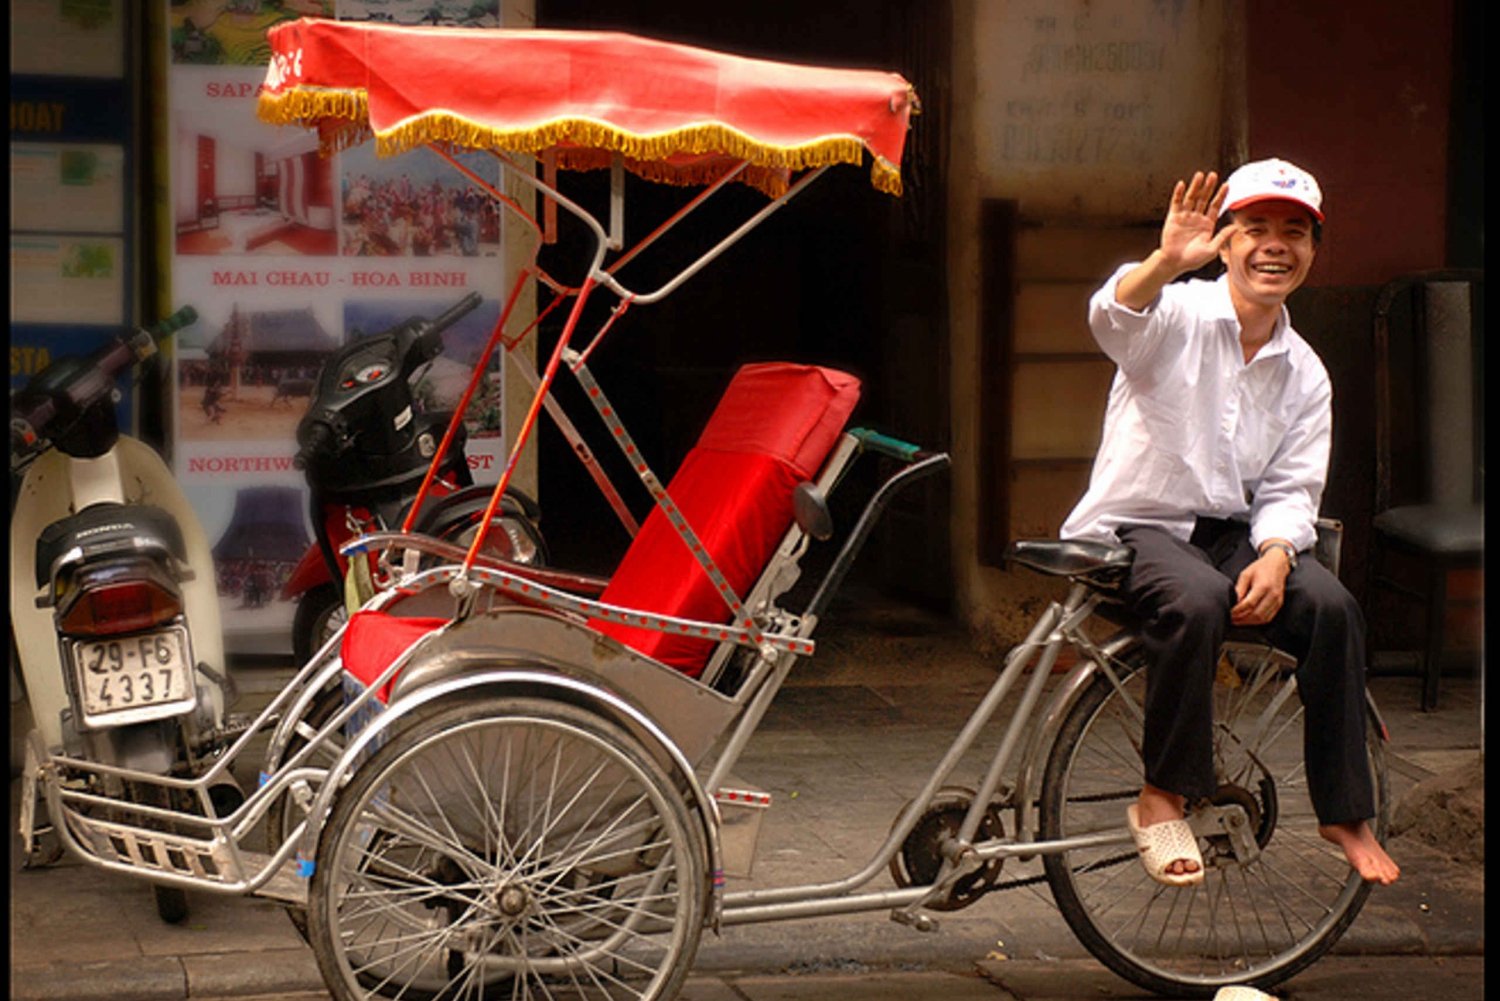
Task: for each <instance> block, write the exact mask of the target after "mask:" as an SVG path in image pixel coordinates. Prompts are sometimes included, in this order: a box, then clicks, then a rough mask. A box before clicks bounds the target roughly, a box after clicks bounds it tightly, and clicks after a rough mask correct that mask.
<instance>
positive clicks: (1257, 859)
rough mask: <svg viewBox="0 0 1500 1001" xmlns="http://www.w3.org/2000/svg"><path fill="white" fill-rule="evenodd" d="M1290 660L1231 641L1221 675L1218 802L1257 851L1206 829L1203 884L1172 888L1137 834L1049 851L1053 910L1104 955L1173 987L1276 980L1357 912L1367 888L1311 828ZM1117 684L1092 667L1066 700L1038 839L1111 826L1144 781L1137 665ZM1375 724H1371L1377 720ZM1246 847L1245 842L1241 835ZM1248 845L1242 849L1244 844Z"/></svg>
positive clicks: (1117, 966)
mask: <svg viewBox="0 0 1500 1001" xmlns="http://www.w3.org/2000/svg"><path fill="white" fill-rule="evenodd" d="M1295 666H1296V664H1295V661H1294V660H1293V659H1292V658H1291V657H1289V656H1287V655H1286V654H1284V653H1282V652H1280V651H1277V650H1274V649H1272V648H1270V647H1268V646H1264V645H1258V644H1250V643H1226V644H1225V645H1224V648H1223V650H1222V652H1221V655H1220V660H1219V666H1218V672H1217V676H1216V681H1215V685H1214V768H1215V772H1216V775H1217V778H1218V782H1219V789H1218V791H1217V793H1216V794H1215V796H1214V797H1213V803H1215V804H1216V805H1226V804H1230V803H1234V804H1239V805H1240V806H1242V807H1243V808H1244V810H1245V812H1246V814H1247V815H1248V817H1249V821H1250V830H1251V831H1252V832H1253V833H1254V840H1255V844H1256V846H1258V851H1256V850H1253V849H1249V846H1248V843H1246V844H1244V846H1243V849H1242V851H1243V855H1242V854H1241V853H1240V852H1237V851H1236V849H1235V847H1234V846H1233V845H1232V844H1231V841H1230V838H1229V837H1228V836H1227V835H1224V834H1210V835H1205V834H1204V833H1203V832H1202V831H1200V837H1199V846H1200V848H1201V849H1202V851H1203V862H1204V868H1205V874H1204V880H1203V882H1202V883H1200V884H1198V885H1197V886H1193V887H1167V886H1164V885H1162V884H1160V883H1157V882H1156V881H1155V880H1153V879H1151V877H1150V876H1148V875H1147V874H1146V871H1145V869H1144V868H1142V866H1141V864H1140V862H1139V860H1138V859H1139V856H1138V854H1137V853H1136V851H1135V850H1134V846H1133V845H1132V844H1129V843H1127V844H1125V845H1123V846H1121V845H1112V846H1107V847H1096V848H1091V849H1084V850H1075V851H1070V852H1066V853H1063V854H1055V855H1048V856H1047V857H1046V860H1045V867H1046V872H1047V882H1048V883H1049V884H1050V886H1051V888H1052V894H1053V897H1054V899H1055V900H1056V901H1057V906H1058V908H1059V909H1060V910H1061V911H1062V914H1063V917H1064V918H1065V919H1066V920H1067V922H1068V925H1069V927H1071V928H1072V929H1073V932H1074V934H1076V935H1077V936H1078V938H1079V940H1080V941H1082V942H1083V944H1084V945H1085V946H1086V947H1087V948H1088V950H1089V952H1091V953H1092V954H1093V955H1094V956H1095V957H1096V958H1097V959H1098V960H1099V961H1100V962H1102V963H1104V965H1106V966H1108V967H1109V968H1110V969H1111V970H1113V971H1115V972H1116V973H1118V974H1120V975H1121V976H1122V977H1124V978H1125V979H1127V980H1130V981H1131V982H1133V983H1135V984H1138V985H1140V986H1141V987H1144V988H1146V989H1147V990H1150V991H1154V992H1156V993H1158V994H1163V995H1168V996H1174V997H1206V996H1208V995H1209V994H1212V993H1213V992H1214V990H1215V989H1216V988H1218V987H1221V986H1224V985H1227V984H1245V983H1249V984H1253V985H1255V986H1257V987H1260V988H1263V989H1264V988H1269V987H1271V986H1272V985H1274V984H1278V983H1280V982H1282V981H1284V980H1286V979H1287V978H1288V977H1291V976H1292V975H1294V974H1296V973H1297V972H1298V971H1300V970H1302V969H1304V968H1305V967H1307V966H1308V965H1309V964H1310V963H1312V962H1313V961H1314V960H1316V959H1317V958H1318V957H1319V956H1321V955H1322V954H1323V953H1325V952H1327V951H1328V949H1329V948H1330V947H1331V946H1332V945H1333V944H1334V943H1335V942H1336V941H1338V939H1339V936H1341V935H1342V934H1343V933H1344V931H1345V930H1346V929H1347V928H1348V927H1349V924H1350V922H1352V921H1353V920H1354V917H1355V915H1356V914H1358V913H1359V909H1360V907H1361V906H1362V905H1363V904H1364V901H1365V898H1366V897H1367V896H1368V895H1369V892H1370V891H1369V885H1368V884H1367V883H1365V882H1364V881H1363V880H1362V879H1360V877H1359V874H1358V873H1357V872H1355V871H1354V869H1353V868H1351V867H1350V866H1349V864H1348V862H1347V861H1346V860H1345V859H1344V857H1343V853H1342V852H1341V851H1340V850H1339V849H1338V848H1337V847H1335V846H1334V845H1332V844H1330V843H1329V842H1327V841H1325V840H1323V838H1321V837H1320V836H1319V835H1318V832H1317V818H1316V817H1315V815H1314V813H1313V808H1312V802H1311V800H1310V799H1309V798H1308V791H1307V776H1306V770H1305V766H1304V763H1303V755H1302V735H1303V718H1302V717H1303V710H1302V703H1301V700H1300V699H1299V698H1298V697H1297V694H1296V680H1295V678H1294V676H1293V668H1294V667H1295ZM1116 670H1117V672H1123V677H1122V680H1123V689H1124V694H1123V695H1122V694H1121V692H1120V691H1119V690H1117V689H1116V688H1115V686H1114V685H1113V684H1111V682H1110V681H1109V679H1108V678H1106V677H1103V676H1100V677H1098V678H1096V679H1095V681H1094V682H1093V683H1092V684H1091V685H1090V686H1089V687H1088V688H1087V689H1086V690H1085V691H1084V693H1083V695H1082V696H1081V697H1080V698H1079V699H1078V701H1077V703H1076V704H1075V705H1074V706H1073V708H1072V709H1071V710H1070V711H1069V713H1068V716H1067V718H1066V719H1065V720H1064V722H1063V725H1062V727H1061V729H1060V731H1059V733H1058V738H1057V741H1056V743H1055V744H1054V745H1053V748H1052V752H1051V754H1050V755H1049V757H1048V760H1047V768H1046V772H1045V774H1044V776H1043V780H1042V801H1041V802H1042V805H1041V833H1042V837H1043V838H1044V839H1046V840H1052V839H1055V838H1063V837H1071V836H1077V835H1081V834H1087V833H1091V832H1099V831H1106V830H1119V829H1121V828H1123V826H1124V823H1125V821H1124V814H1125V807H1126V806H1127V805H1128V804H1129V803H1131V802H1133V801H1134V799H1135V797H1136V796H1137V795H1138V794H1139V792H1140V787H1141V782H1142V778H1143V774H1144V766H1143V765H1142V763H1141V755H1140V747H1141V719H1142V715H1141V712H1142V710H1141V708H1140V707H1141V706H1142V705H1143V704H1144V701H1145V672H1144V671H1142V670H1140V664H1139V662H1138V661H1137V662H1134V663H1125V664H1117V665H1116ZM1370 729H1371V731H1373V729H1374V728H1373V727H1371V728H1370ZM1367 746H1368V749H1369V762H1370V770H1371V776H1372V779H1373V781H1374V786H1375V794H1376V803H1377V813H1376V817H1375V819H1374V821H1372V824H1373V826H1374V827H1375V832H1376V835H1377V836H1378V837H1381V838H1382V839H1383V838H1384V836H1385V824H1386V819H1387V815H1388V812H1389V804H1388V801H1387V781H1386V767H1385V757H1384V752H1383V749H1382V747H1381V745H1380V742H1379V739H1378V737H1377V736H1376V735H1375V734H1374V733H1373V732H1371V733H1370V734H1369V736H1368V737H1367ZM1246 841H1247V842H1248V839H1246ZM1246 849H1249V850H1246Z"/></svg>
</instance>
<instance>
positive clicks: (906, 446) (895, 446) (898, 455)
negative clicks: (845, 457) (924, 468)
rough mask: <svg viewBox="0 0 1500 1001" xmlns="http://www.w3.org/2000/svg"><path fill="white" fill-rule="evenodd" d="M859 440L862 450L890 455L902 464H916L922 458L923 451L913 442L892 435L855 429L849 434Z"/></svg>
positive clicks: (866, 429)
mask: <svg viewBox="0 0 1500 1001" xmlns="http://www.w3.org/2000/svg"><path fill="white" fill-rule="evenodd" d="M849 433H850V434H852V435H854V437H856V438H858V439H859V444H860V447H861V448H865V449H868V450H869V451H871V452H879V453H880V454H881V455H888V456H890V457H891V458H892V459H898V460H900V461H901V462H916V461H917V460H918V459H920V458H921V457H922V450H921V449H920V448H919V447H917V446H916V445H913V444H912V443H911V442H908V441H902V440H901V439H899V438H892V437H891V436H890V435H884V434H881V433H880V432H879V431H871V430H870V429H869V428H854V429H853V430H852V431H850V432H849Z"/></svg>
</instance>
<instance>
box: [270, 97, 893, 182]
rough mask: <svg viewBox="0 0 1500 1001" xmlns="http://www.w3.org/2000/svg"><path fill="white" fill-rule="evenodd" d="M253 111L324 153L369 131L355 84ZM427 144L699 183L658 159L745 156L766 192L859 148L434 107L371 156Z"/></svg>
mask: <svg viewBox="0 0 1500 1001" xmlns="http://www.w3.org/2000/svg"><path fill="white" fill-rule="evenodd" d="M256 111H257V114H258V115H259V116H260V118H261V120H262V121H266V122H271V123H273V124H277V125H287V124H292V123H296V124H302V125H309V126H311V125H316V126H317V129H318V139H319V144H320V146H321V147H322V149H323V151H324V152H325V153H328V152H331V151H334V150H339V149H345V148H347V147H349V146H352V145H355V144H357V143H359V142H363V141H364V140H365V139H366V138H368V136H369V135H370V133H371V129H370V126H369V98H368V95H367V94H366V93H365V92H364V91H362V90H355V91H349V90H319V89H315V88H307V87H294V88H292V89H291V90H289V91H286V92H285V93H282V94H274V95H273V94H261V96H260V98H259V101H258V104H257V109H256ZM428 143H447V144H451V145H455V146H463V147H467V148H470V149H496V148H498V149H502V150H508V151H512V152H518V153H530V154H534V153H540V152H541V151H543V150H545V149H549V148H551V147H554V146H558V147H560V148H559V149H558V164H559V166H562V167H565V168H567V169H572V170H591V169H596V168H599V167H604V166H608V164H609V154H610V153H620V154H622V155H623V156H624V157H625V158H626V166H627V167H628V168H629V169H630V170H631V171H632V172H633V173H635V174H637V175H639V176H641V177H645V178H647V179H648V180H654V181H666V182H670V183H677V184H703V183H707V182H709V181H712V180H714V179H715V178H717V176H718V175H719V174H720V173H721V172H722V169H723V168H722V166H718V165H713V164H708V165H704V166H702V167H701V168H699V167H694V166H693V165H687V166H684V167H674V166H671V165H669V164H667V163H664V162H663V161H665V160H666V159H667V158H668V157H671V156H673V155H675V154H678V153H687V154H694V155H697V154H706V153H722V154H725V155H727V156H730V157H733V158H735V159H741V160H745V161H747V162H748V163H749V164H750V165H751V168H750V170H747V171H746V172H745V175H744V180H745V182H746V183H747V184H750V185H751V186H752V187H755V188H757V189H759V190H761V191H764V192H766V193H767V194H769V195H772V196H773V197H774V196H776V195H780V194H781V193H783V192H784V191H785V190H786V187H787V183H786V172H787V171H793V170H804V169H807V168H809V167H822V166H825V165H828V164H835V163H855V164H857V163H860V162H862V161H863V159H864V153H865V146H864V143H862V142H860V141H859V140H858V139H853V138H850V137H847V136H832V137H828V138H825V139H818V140H815V141H813V142H810V143H807V144H805V145H801V146H773V145H770V144H768V143H762V142H756V141H755V140H753V139H751V138H750V137H749V136H747V135H745V134H744V133H742V132H739V131H738V130H736V129H732V128H730V127H728V126H726V125H720V124H717V123H715V124H706V125H698V126H691V127H688V128H684V129H678V130H676V131H673V132H669V133H665V134H662V135H654V136H639V135H635V134H633V133H630V132H626V131H624V130H622V129H617V128H614V127H613V126H610V125H605V124H603V123H600V122H595V121H590V120H588V119H577V118H573V119H562V120H559V121H555V122H548V123H547V124H545V125H538V126H532V127H528V128H521V129H502V128H495V127H493V126H488V125H479V124H476V123H475V122H472V121H470V120H468V119H466V118H462V117H460V116H458V115H455V114H452V113H451V112H442V111H435V112H430V113H428V114H424V115H420V116H418V117H416V118H413V119H410V120H408V121H406V122H403V123H402V124H400V125H398V126H396V128H394V129H391V130H390V131H389V132H385V133H379V134H376V136H375V152H376V155H377V156H382V157H386V156H395V155H396V154H398V153H404V152H406V151H407V150H410V149H414V148H416V147H419V146H425V145H427V144H428ZM873 160H874V162H873V163H872V165H871V168H870V182H871V184H873V185H874V186H875V188H876V189H877V190H880V191H884V192H886V193H887V194H892V195H900V194H901V190H902V189H901V172H900V171H899V170H897V169H896V168H895V167H894V166H893V165H892V164H891V163H890V162H889V161H887V160H885V159H884V158H882V157H879V156H874V157H873Z"/></svg>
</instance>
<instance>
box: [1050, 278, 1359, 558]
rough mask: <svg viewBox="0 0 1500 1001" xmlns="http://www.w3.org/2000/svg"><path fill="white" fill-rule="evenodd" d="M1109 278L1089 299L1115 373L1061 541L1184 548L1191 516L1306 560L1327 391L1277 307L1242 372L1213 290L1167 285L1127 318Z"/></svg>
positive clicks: (1324, 459) (1322, 457)
mask: <svg viewBox="0 0 1500 1001" xmlns="http://www.w3.org/2000/svg"><path fill="white" fill-rule="evenodd" d="M1133 267H1135V265H1134V264H1126V265H1123V266H1122V267H1121V268H1120V269H1119V270H1118V271H1116V272H1115V273H1114V275H1113V276H1112V277H1111V278H1110V279H1109V281H1107V282H1106V283H1105V284H1104V287H1103V288H1101V289H1099V291H1097V292H1095V293H1094V296H1093V298H1092V299H1090V300H1089V328H1090V329H1091V330H1092V331H1093V334H1094V339H1095V340H1096V341H1098V342H1099V346H1100V348H1102V349H1103V350H1104V353H1105V354H1106V355H1108V356H1109V357H1110V359H1111V360H1112V361H1113V362H1114V363H1115V364H1116V366H1118V367H1117V369H1116V371H1115V378H1114V383H1113V385H1112V386H1111V387H1110V391H1109V404H1108V406H1107V408H1106V410H1105V414H1104V437H1103V441H1102V442H1101V443H1100V445H1099V454H1098V456H1097V457H1096V458H1095V460H1094V471H1093V474H1092V475H1091V477H1090V479H1089V488H1088V491H1087V492H1086V493H1085V494H1084V495H1083V499H1082V500H1080V501H1079V502H1078V506H1077V507H1075V508H1074V509H1073V513H1072V514H1070V515H1069V516H1068V519H1067V521H1065V522H1064V523H1063V526H1062V532H1061V535H1062V537H1063V538H1065V539H1100V540H1105V541H1110V542H1114V541H1118V539H1117V538H1116V536H1115V529H1116V528H1118V527H1119V526H1121V525H1129V524H1147V525H1159V526H1161V527H1162V528H1165V529H1167V530H1168V531H1170V532H1171V533H1172V534H1173V535H1175V536H1176V537H1178V538H1180V539H1184V540H1186V539H1187V538H1189V537H1190V536H1191V535H1192V531H1193V525H1194V522H1195V520H1196V519H1197V517H1198V516H1200V515H1203V516H1207V517H1213V518H1233V519H1238V520H1241V521H1248V522H1249V523H1250V541H1251V544H1252V545H1254V546H1256V548H1259V547H1260V545H1261V544H1262V543H1264V542H1265V540H1267V539H1272V538H1278V539H1286V540H1288V541H1289V542H1291V543H1292V545H1294V546H1296V547H1297V549H1298V550H1299V551H1300V550H1303V549H1307V548H1308V547H1310V546H1311V545H1312V544H1313V541H1314V539H1315V538H1316V528H1315V523H1316V521H1317V516H1318V505H1319V504H1320V503H1321V501H1322V497H1323V486H1324V483H1325V482H1326V479H1327V476H1328V454H1329V447H1330V441H1331V439H1332V428H1333V407H1332V400H1333V390H1332V386H1331V384H1330V382H1329V380H1328V373H1327V371H1326V370H1325V369H1324V368H1323V363H1322V361H1320V360H1319V358H1318V356H1317V354H1316V353H1314V352H1313V350H1312V348H1311V347H1309V346H1308V344H1307V342H1306V341H1304V340H1303V339H1302V338H1301V336H1299V335H1298V334H1297V332H1296V331H1295V330H1293V329H1292V326H1291V321H1290V318H1289V317H1288V315H1287V311H1286V307H1284V306H1283V307H1282V310H1281V317H1280V319H1278V320H1277V322H1276V326H1275V329H1274V330H1273V331H1272V334H1271V339H1270V341H1269V342H1268V343H1267V344H1266V345H1265V346H1263V347H1262V348H1261V349H1260V351H1259V352H1257V353H1256V355H1255V357H1254V358H1253V359H1252V360H1251V361H1250V362H1249V363H1248V364H1246V362H1245V355H1244V350H1243V348H1242V347H1241V346H1240V324H1239V320H1238V318H1237V317H1236V316H1235V312H1234V306H1233V304H1232V303H1231V302H1230V299H1229V282H1228V279H1227V278H1222V277H1221V278H1220V279H1219V280H1218V281H1213V282H1208V281H1201V280H1192V281H1187V282H1174V283H1172V284H1169V285H1167V286H1166V287H1165V288H1163V289H1162V291H1161V294H1160V295H1159V296H1157V298H1156V300H1155V301H1154V302H1153V303H1151V305H1149V306H1147V307H1146V308H1145V309H1144V310H1142V311H1140V312H1137V311H1135V310H1133V309H1130V308H1129V307H1127V306H1122V305H1121V304H1120V303H1118V302H1116V301H1115V286H1116V284H1117V283H1118V282H1119V281H1120V278H1121V277H1123V276H1124V275H1125V273H1126V272H1128V271H1129V270H1130V269H1131V268H1133Z"/></svg>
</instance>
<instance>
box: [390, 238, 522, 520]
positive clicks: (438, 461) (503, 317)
mask: <svg viewBox="0 0 1500 1001" xmlns="http://www.w3.org/2000/svg"><path fill="white" fill-rule="evenodd" d="M529 274H530V269H529V268H522V269H521V271H520V273H519V274H517V275H516V284H515V286H514V287H513V288H512V289H511V290H510V296H509V297H508V298H507V299H506V300H505V308H504V309H502V310H500V319H499V320H497V321H495V329H494V330H492V331H490V339H489V341H487V342H486V343H485V346H484V353H483V354H481V355H480V356H479V361H478V362H476V363H475V365H474V374H473V375H471V376H470V377H469V384H468V386H466V387H465V388H464V395H463V396H462V398H460V399H459V401H458V408H457V409H456V410H454V411H453V419H452V420H450V421H449V422H448V430H447V431H445V432H443V441H442V444H440V445H438V448H437V452H436V453H435V454H434V455H433V457H432V462H431V463H430V464H428V466H427V475H426V476H424V477H422V486H421V487H419V488H418V489H417V496H416V499H415V500H413V501H412V502H411V510H410V511H408V512H406V520H405V521H403V522H402V523H401V531H403V532H410V531H411V530H412V526H413V525H415V524H416V521H417V512H418V511H420V510H421V508H422V502H423V501H425V500H426V499H427V491H428V488H430V487H431V486H432V481H433V480H434V479H435V478H436V477H437V471H438V468H439V467H440V466H441V465H442V463H443V459H444V458H445V457H447V455H448V448H449V446H451V445H452V444H453V438H454V436H455V435H457V434H458V429H459V427H460V426H461V425H462V424H463V421H464V414H466V413H468V410H469V401H470V400H472V399H473V398H474V391H475V390H476V389H478V388H479V383H480V381H481V380H483V378H484V370H485V368H486V367H488V365H489V363H490V358H491V357H492V356H493V355H494V353H495V345H496V344H498V343H499V342H500V340H501V339H502V336H503V332H504V330H505V324H506V322H507V321H508V320H509V319H510V314H511V311H512V310H514V309H515V307H516V301H517V300H518V299H520V297H521V289H522V288H524V287H525V285H526V278H527V276H528V275H529ZM507 350H508V349H507Z"/></svg>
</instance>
